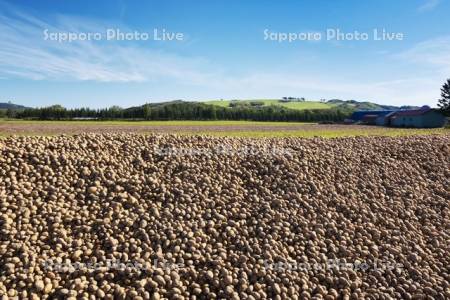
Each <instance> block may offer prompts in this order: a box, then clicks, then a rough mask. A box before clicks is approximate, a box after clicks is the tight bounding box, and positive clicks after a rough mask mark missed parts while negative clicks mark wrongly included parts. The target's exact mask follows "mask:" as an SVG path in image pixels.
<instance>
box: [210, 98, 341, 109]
mask: <svg viewBox="0 0 450 300" xmlns="http://www.w3.org/2000/svg"><path fill="white" fill-rule="evenodd" d="M205 103H206V104H212V105H217V106H221V107H232V106H233V103H234V104H238V105H241V106H260V107H261V106H271V105H278V106H282V107H286V108H290V109H296V110H303V109H328V108H331V107H333V105H330V104H328V103H325V102H319V101H299V100H291V101H289V102H285V101H284V100H277V99H255V100H213V101H206V102H205ZM258 103H260V104H261V105H257V104H258ZM252 104H253V105H252Z"/></svg>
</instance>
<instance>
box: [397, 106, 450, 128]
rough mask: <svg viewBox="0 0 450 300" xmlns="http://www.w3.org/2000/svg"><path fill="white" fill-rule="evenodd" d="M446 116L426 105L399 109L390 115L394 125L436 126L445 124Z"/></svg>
mask: <svg viewBox="0 0 450 300" xmlns="http://www.w3.org/2000/svg"><path fill="white" fill-rule="evenodd" d="M445 122H446V118H445V116H444V115H443V114H442V113H440V112H439V111H437V110H435V109H431V108H430V107H428V106H424V107H422V108H420V109H416V110H405V111H398V112H396V113H395V114H393V115H392V116H390V117H389V125H390V126H394V127H416V128H434V127H442V126H444V125H445Z"/></svg>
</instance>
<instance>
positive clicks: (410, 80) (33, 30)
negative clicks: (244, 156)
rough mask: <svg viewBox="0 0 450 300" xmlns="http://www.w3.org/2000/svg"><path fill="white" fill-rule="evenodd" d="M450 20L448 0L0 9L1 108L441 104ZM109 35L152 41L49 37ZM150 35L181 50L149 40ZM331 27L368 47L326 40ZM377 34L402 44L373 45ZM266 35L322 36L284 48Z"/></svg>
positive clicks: (23, 4) (31, 4) (25, 0)
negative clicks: (282, 100) (213, 102)
mask: <svg viewBox="0 0 450 300" xmlns="http://www.w3.org/2000/svg"><path fill="white" fill-rule="evenodd" d="M449 11H450V1H448V0H396V1H392V0H379V1H360V0H355V1H353V0H352V1H350V0H343V1H327V0H317V1H294V0H292V1H261V0H259V1H256V0H255V1H215V0H212V1H170V0H169V1H124V0H120V1H119V0H111V1H56V0H55V1H45V0H41V1H31V0H17V1H4V0H0V35H1V39H0V102H5V101H12V102H14V103H19V104H23V105H28V106H46V105H52V104H62V105H64V106H67V107H80V106H89V107H93V108H99V107H107V106H111V105H119V106H122V107H127V106H132V105H139V104H143V103H146V102H153V101H163V100H171V99H186V100H209V99H220V98H223V99H235V98H237V99H250V98H279V97H282V96H296V97H306V98H307V99H321V98H326V99H331V98H339V99H357V100H368V101H373V102H376V103H381V104H397V105H402V104H414V105H422V104H428V105H432V106H435V104H436V102H437V99H438V98H439V89H440V87H441V86H442V84H443V83H444V81H445V80H446V79H447V78H449V77H450V19H449V18H448V12H449ZM109 28H111V29H119V30H121V31H122V32H133V31H138V32H140V33H143V32H145V33H149V34H150V39H149V40H146V41H136V40H131V41H117V40H112V41H111V40H110V41H107V40H106V39H105V38H104V36H102V38H101V39H100V40H90V41H80V40H78V41H72V42H70V43H69V42H67V41H66V42H58V41H55V40H45V35H44V31H45V30H47V32H48V33H68V32H70V33H73V34H77V35H78V34H80V33H88V32H92V33H95V32H98V33H100V34H104V33H105V32H106V30H107V29H109ZM154 29H157V30H158V31H159V32H161V31H162V30H163V29H165V30H166V31H167V32H170V33H182V34H183V40H181V41H155V40H152V37H153V30H154ZM327 29H332V30H337V29H339V30H340V31H341V32H344V33H353V32H354V31H358V32H360V33H368V35H369V39H368V40H363V41H361V40H360V41H355V40H343V41H336V40H327V39H326V31H327ZM374 29H378V30H379V31H381V30H382V29H385V30H386V31H388V32H395V33H401V34H403V35H404V38H403V40H394V41H387V40H384V41H375V40H373V30H374ZM265 30H268V32H271V33H308V32H311V33H314V32H315V33H321V34H322V37H323V38H322V40H320V41H298V40H297V41H292V42H287V41H284V42H279V41H276V40H267V39H266V40H265V39H264V36H265V35H264V31H265Z"/></svg>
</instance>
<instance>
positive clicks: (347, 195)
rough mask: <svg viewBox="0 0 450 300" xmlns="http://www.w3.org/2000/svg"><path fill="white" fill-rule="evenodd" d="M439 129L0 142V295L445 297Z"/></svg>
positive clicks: (445, 155)
mask: <svg viewBox="0 0 450 300" xmlns="http://www.w3.org/2000/svg"><path fill="white" fill-rule="evenodd" d="M449 142H450V136H449V135H443V136H428V137H425V136H423V137H402V138H382V137H372V138H342V139H232V138H208V137H202V136H194V137H178V136H171V135H162V136H157V135H151V136H142V135H133V134H111V135H79V136H73V137H67V136H59V137H16V138H8V139H5V140H2V141H0V152H1V155H0V214H1V221H0V226H1V233H0V234H1V235H0V243H1V244H0V294H3V296H4V297H6V296H9V297H15V296H17V297H18V298H30V299H39V298H44V299H45V298H70V299H75V298H79V299H88V298H106V299H126V298H127V299H160V298H170V299H206V298H231V299H239V298H241V299H264V298H275V299H296V298H298V299H307V298H315V299H322V298H323V299H364V298H368V297H369V298H373V299H388V298H398V299H446V298H447V299H448V298H450V285H449V281H450V276H449V272H448V270H449V265H450V217H449V213H450V211H449V206H450V204H449V202H450V191H449V186H450V182H449V178H450V171H449V170H450V168H449V167H450V143H449Z"/></svg>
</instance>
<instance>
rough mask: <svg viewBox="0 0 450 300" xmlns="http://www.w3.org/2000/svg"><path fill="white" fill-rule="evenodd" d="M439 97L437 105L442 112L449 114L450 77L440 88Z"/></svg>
mask: <svg viewBox="0 0 450 300" xmlns="http://www.w3.org/2000/svg"><path fill="white" fill-rule="evenodd" d="M441 97H442V98H441V99H439V101H438V106H439V108H440V109H441V110H442V112H443V113H444V114H446V115H447V116H448V115H450V79H447V82H446V83H445V84H444V85H443V86H442V88H441Z"/></svg>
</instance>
